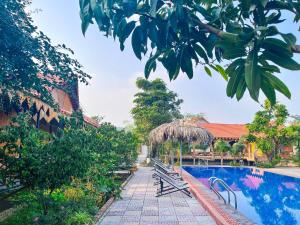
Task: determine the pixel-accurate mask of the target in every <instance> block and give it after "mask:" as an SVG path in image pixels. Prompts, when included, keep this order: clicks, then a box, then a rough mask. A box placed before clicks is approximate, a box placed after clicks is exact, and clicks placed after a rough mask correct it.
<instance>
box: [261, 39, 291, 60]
mask: <svg viewBox="0 0 300 225" xmlns="http://www.w3.org/2000/svg"><path fill="white" fill-rule="evenodd" d="M261 47H262V48H264V49H266V50H267V51H271V52H274V53H280V54H284V55H287V56H289V57H292V56H293V52H292V50H291V48H290V47H289V46H288V45H287V44H286V43H285V42H283V41H282V40H280V39H277V38H266V39H265V40H264V41H263V42H262V44H261Z"/></svg>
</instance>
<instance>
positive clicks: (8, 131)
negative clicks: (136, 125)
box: [0, 113, 137, 225]
mask: <svg viewBox="0 0 300 225" xmlns="http://www.w3.org/2000/svg"><path fill="white" fill-rule="evenodd" d="M61 123H62V124H63V126H64V128H63V129H59V130H58V131H57V132H56V133H55V134H53V135H50V134H48V133H46V132H43V131H41V130H38V129H36V128H35V127H34V126H33V125H32V124H31V119H30V115H29V114H25V115H20V116H18V117H17V118H15V119H14V123H13V124H11V125H10V126H7V127H3V128H0V142H1V143H4V145H1V146H0V157H2V158H3V161H1V163H3V165H5V167H4V168H5V169H3V170H0V182H2V183H6V184H7V185H9V184H10V183H12V181H13V180H14V179H16V178H17V179H19V180H21V182H22V184H23V185H24V186H25V187H26V188H27V189H26V191H22V192H21V193H20V194H18V195H16V196H14V198H13V199H12V201H15V203H17V204H16V205H18V203H19V204H22V205H23V209H22V210H20V211H21V212H22V216H20V215H19V212H18V213H15V214H14V215H12V216H11V217H10V218H8V219H7V220H6V221H5V224H10V225H15V224H16V225H17V224H18V225H19V224H43V225H47V224H49V225H50V224H51V225H52V224H66V223H67V222H68V221H69V222H68V223H69V224H85V222H84V221H88V218H92V217H93V216H94V215H95V214H96V213H97V211H98V210H99V208H100V207H101V206H102V205H103V204H104V203H105V202H106V200H107V199H108V198H110V197H111V196H119V194H120V191H121V182H120V181H119V177H118V176H117V175H115V173H114V172H115V171H116V170H119V169H120V168H124V167H126V168H128V167H131V166H132V165H133V163H134V162H135V160H136V157H137V139H136V138H135V136H134V135H133V134H132V133H130V132H125V131H123V130H117V129H116V127H114V126H113V125H111V124H108V123H105V124H103V125H102V126H101V127H100V128H98V129H96V128H94V127H90V126H87V125H85V124H84V122H83V118H82V114H81V113H75V114H74V115H73V116H72V117H70V118H69V119H62V120H61ZM7 181H8V182H7ZM10 181H11V182H10ZM19 218H22V221H25V222H24V223H23V222H22V223H20V219H19Z"/></svg>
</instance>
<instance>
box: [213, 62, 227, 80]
mask: <svg viewBox="0 0 300 225" xmlns="http://www.w3.org/2000/svg"><path fill="white" fill-rule="evenodd" d="M210 67H211V68H213V69H214V70H215V71H217V72H218V73H219V74H221V76H222V77H223V78H224V80H226V81H228V75H227V73H226V71H225V70H224V69H223V67H222V66H220V65H215V66H213V65H210Z"/></svg>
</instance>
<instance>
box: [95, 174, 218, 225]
mask: <svg viewBox="0 0 300 225" xmlns="http://www.w3.org/2000/svg"><path fill="white" fill-rule="evenodd" d="M152 173H153V171H152V170H151V169H150V168H140V169H139V170H138V171H137V172H136V173H135V175H134V176H133V177H132V179H131V180H130V182H129V183H128V184H127V185H126V187H125V190H123V191H122V193H121V196H122V198H121V199H118V200H117V201H116V202H114V203H113V204H112V206H111V207H110V208H109V211H108V212H107V214H106V215H105V217H104V219H103V220H100V221H99V222H98V224H97V225H194V224H200V225H215V223H214V221H213V220H212V219H211V217H210V216H208V214H207V212H206V211H205V210H204V209H203V207H202V206H201V205H200V204H199V203H198V201H197V200H196V199H194V198H189V197H187V196H185V195H183V194H182V193H179V192H176V193H172V194H169V195H166V196H161V197H159V198H157V197H155V196H156V191H157V186H153V182H154V180H153V178H152Z"/></svg>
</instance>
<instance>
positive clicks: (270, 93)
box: [261, 78, 276, 105]
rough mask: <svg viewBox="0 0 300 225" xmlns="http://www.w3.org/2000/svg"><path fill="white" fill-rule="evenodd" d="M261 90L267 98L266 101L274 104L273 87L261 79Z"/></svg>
mask: <svg viewBox="0 0 300 225" xmlns="http://www.w3.org/2000/svg"><path fill="white" fill-rule="evenodd" d="M261 90H262V91H263V93H264V94H265V96H266V97H267V98H268V100H269V101H270V102H271V104H272V105H274V104H275V103H276V94H275V90H274V87H272V85H271V84H270V83H269V81H268V80H267V79H264V78H263V79H262V81H261Z"/></svg>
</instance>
